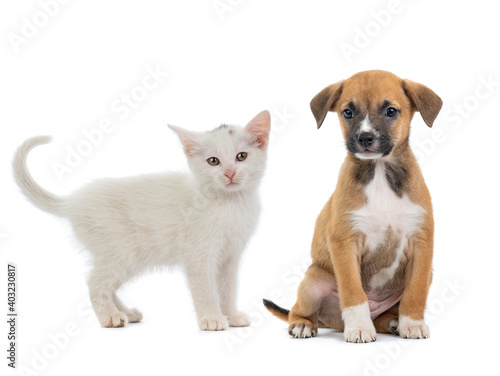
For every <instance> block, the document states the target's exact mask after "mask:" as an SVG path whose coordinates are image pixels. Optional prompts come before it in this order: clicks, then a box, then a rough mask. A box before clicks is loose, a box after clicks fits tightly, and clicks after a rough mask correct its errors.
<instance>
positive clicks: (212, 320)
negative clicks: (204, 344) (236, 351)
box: [198, 316, 229, 330]
mask: <svg viewBox="0 0 500 376" xmlns="http://www.w3.org/2000/svg"><path fill="white" fill-rule="evenodd" d="M198 326H199V327H200V329H201V330H224V329H227V327H228V326H229V322H228V321H227V318H226V317H225V316H216V317H207V318H204V319H201V320H200V321H198Z"/></svg>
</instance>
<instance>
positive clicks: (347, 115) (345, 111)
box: [342, 108, 354, 119]
mask: <svg viewBox="0 0 500 376" xmlns="http://www.w3.org/2000/svg"><path fill="white" fill-rule="evenodd" d="M342 115H344V117H345V118H346V119H350V118H352V117H354V114H353V113H352V111H351V110H349V109H348V108H346V109H345V110H344V111H342Z"/></svg>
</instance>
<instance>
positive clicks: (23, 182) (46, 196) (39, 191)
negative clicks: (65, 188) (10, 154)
mask: <svg viewBox="0 0 500 376" xmlns="http://www.w3.org/2000/svg"><path fill="white" fill-rule="evenodd" d="M51 140H52V137H50V136H37V137H33V138H30V139H28V140H26V141H24V142H23V143H22V145H21V146H19V148H18V149H17V151H16V154H15V155H14V160H13V161H12V169H13V172H14V179H15V180H16V183H17V185H18V186H19V187H20V188H21V191H22V192H23V194H24V195H25V196H26V197H27V198H28V199H29V200H30V201H31V202H32V203H33V204H34V205H35V206H37V207H38V208H40V209H42V210H44V211H46V212H49V213H52V214H56V215H62V213H61V209H62V204H63V199H62V198H60V197H58V196H56V195H54V194H53V193H51V192H49V191H46V190H45V189H43V188H42V187H41V186H40V185H38V183H37V182H36V181H35V180H34V179H33V176H31V174H30V173H29V171H28V166H27V165H26V159H27V157H28V154H29V152H30V151H31V149H33V148H34V147H35V146H38V145H43V144H47V143H49V142H50V141H51Z"/></svg>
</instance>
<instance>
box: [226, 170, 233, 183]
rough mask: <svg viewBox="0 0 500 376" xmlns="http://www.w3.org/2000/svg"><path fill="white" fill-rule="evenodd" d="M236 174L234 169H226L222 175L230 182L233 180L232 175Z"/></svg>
mask: <svg viewBox="0 0 500 376" xmlns="http://www.w3.org/2000/svg"><path fill="white" fill-rule="evenodd" d="M235 174H236V172H235V171H233V170H226V172H225V173H224V175H225V176H226V177H227V178H228V179H229V180H230V181H231V182H232V181H233V177H234V175H235Z"/></svg>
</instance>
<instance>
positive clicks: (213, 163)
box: [207, 157, 220, 166]
mask: <svg viewBox="0 0 500 376" xmlns="http://www.w3.org/2000/svg"><path fill="white" fill-rule="evenodd" d="M207 162H208V164H209V165H210V166H217V165H218V164H219V163H220V162H219V160H218V159H217V158H215V157H210V158H208V159H207Z"/></svg>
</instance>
